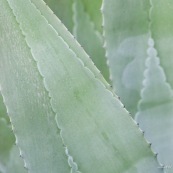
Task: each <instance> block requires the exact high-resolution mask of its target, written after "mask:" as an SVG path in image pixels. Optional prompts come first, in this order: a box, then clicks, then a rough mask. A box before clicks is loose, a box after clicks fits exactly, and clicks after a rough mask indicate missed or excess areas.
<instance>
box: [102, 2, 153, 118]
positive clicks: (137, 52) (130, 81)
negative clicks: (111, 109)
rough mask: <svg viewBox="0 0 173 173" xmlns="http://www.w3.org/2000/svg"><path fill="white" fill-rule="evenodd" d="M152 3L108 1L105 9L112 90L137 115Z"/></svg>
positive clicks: (103, 10) (103, 9)
mask: <svg viewBox="0 0 173 173" xmlns="http://www.w3.org/2000/svg"><path fill="white" fill-rule="evenodd" d="M149 7H150V6H149V0H146V1H139V0H129V1H122V0H116V1H115V0H105V1H104V2H103V6H102V12H103V26H104V36H105V47H106V51H107V52H106V56H107V58H108V62H109V66H110V75H111V79H112V83H113V87H114V90H115V92H116V93H117V95H118V96H120V98H121V101H122V102H123V103H124V105H125V106H126V108H127V110H129V111H130V112H131V113H132V116H134V115H135V112H136V111H137V103H138V101H139V99H140V90H141V88H142V79H143V72H144V69H145V59H146V57H147V53H146V50H147V41H148V25H149V22H148V16H149Z"/></svg>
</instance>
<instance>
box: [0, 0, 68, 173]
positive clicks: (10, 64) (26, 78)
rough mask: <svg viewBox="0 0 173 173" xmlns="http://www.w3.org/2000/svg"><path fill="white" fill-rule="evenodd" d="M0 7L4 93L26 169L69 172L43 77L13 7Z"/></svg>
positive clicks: (0, 67) (35, 172)
mask: <svg viewBox="0 0 173 173" xmlns="http://www.w3.org/2000/svg"><path fill="white" fill-rule="evenodd" d="M21 4H24V5H25V3H23V2H22V3H21ZM21 4H20V5H21ZM16 5H19V4H17V3H16ZM20 5H19V7H20ZM0 7H1V10H0V45H1V48H0V57H1V64H0V73H1V75H0V81H1V91H2V95H3V98H4V103H5V105H6V107H7V110H8V114H9V116H10V119H11V122H12V125H13V131H14V133H15V136H16V143H17V145H18V146H19V147H20V154H21V156H22V157H23V158H24V160H25V167H27V169H28V170H29V171H30V172H31V173H39V172H42V173H44V172H45V173H47V172H57V170H59V171H60V172H62V173H63V172H64V173H67V172H70V167H69V166H68V163H67V156H66V154H65V150H64V147H63V143H62V139H61V137H60V130H59V129H58V127H57V124H56V122H55V114H54V112H53V110H52V108H51V106H50V104H49V97H48V93H47V91H46V90H45V87H44V85H43V82H42V77H41V76H40V73H38V70H37V67H36V64H35V62H34V61H33V58H32V55H31V52H30V49H29V48H28V46H27V44H26V42H25V39H24V37H23V35H22V31H21V30H20V26H19V24H18V23H17V21H16V18H15V16H14V14H13V12H12V9H11V8H12V7H10V5H9V4H8V2H7V1H6V0H2V1H0ZM21 8H22V7H20V9H21ZM26 8H27V6H26ZM28 12H29V11H28ZM5 21H8V22H5ZM37 22H38V21H37Z"/></svg>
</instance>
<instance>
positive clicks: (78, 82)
mask: <svg viewBox="0 0 173 173" xmlns="http://www.w3.org/2000/svg"><path fill="white" fill-rule="evenodd" d="M2 2H4V1H2ZM8 2H9V5H10V7H11V8H12V9H13V13H14V14H15V16H16V20H17V21H18V23H19V25H18V26H17V25H16V22H15V21H14V18H13V16H11V17H10V15H11V14H12V11H9V10H8V7H7V6H6V8H7V10H6V11H7V12H8V15H7V14H6V15H4V18H5V17H6V16H8V21H9V20H10V21H9V24H8V25H10V27H9V28H10V29H13V30H14V31H15V32H12V33H11V32H8V31H9V28H5V29H3V30H2V29H1V30H2V32H1V33H3V34H2V35H1V37H0V38H1V40H6V42H7V43H6V42H5V43H6V44H3V47H2V50H1V52H2V53H1V61H2V65H1V66H0V67H1V68H0V81H1V86H2V94H3V96H4V98H5V104H6V105H7V106H8V109H9V115H10V116H11V119H12V123H13V124H14V126H15V128H16V136H18V141H17V143H18V145H19V146H20V148H21V151H23V153H24V158H25V162H26V165H27V167H28V168H29V171H30V172H36V171H35V169H34V168H35V166H38V167H39V168H40V169H39V170H38V169H37V173H39V172H46V171H47V170H48V169H51V170H49V172H52V173H54V172H57V171H59V168H58V166H60V167H63V166H64V167H65V165H62V164H63V163H62V161H63V155H61V153H59V152H60V151H61V150H60V149H61V148H58V147H57V149H55V148H53V149H54V152H55V151H57V152H58V153H57V152H55V153H50V152H51V151H52V148H50V145H53V144H55V142H56V139H57V138H58V137H56V136H54V135H53V134H54V133H53V132H54V131H53V130H54V123H53V119H54V118H53V115H52V116H51V114H50V113H51V108H50V110H49V100H48V98H47V94H46V91H45V90H47V91H48V92H49V96H50V103H51V106H52V108H53V110H54V112H55V113H56V122H57V125H58V126H59V127H60V128H61V136H62V138H63V142H64V144H65V145H66V146H67V148H68V153H69V154H70V155H71V156H72V157H73V159H74V161H75V162H76V163H77V164H78V170H79V171H81V172H91V173H97V172H98V173H105V172H108V173H113V172H125V173H126V172H128V173H135V172H136V173H137V172H143V173H144V172H145V173H146V172H149V171H150V172H153V173H159V172H162V170H161V169H158V166H159V164H158V163H157V161H156V158H155V157H154V154H153V153H152V152H151V150H150V147H149V145H148V144H147V143H146V141H145V139H144V138H143V134H142V133H141V132H140V131H139V129H138V127H137V125H136V124H135V123H134V121H133V120H132V118H131V117H130V116H129V115H128V113H127V111H126V110H125V109H124V108H123V106H122V104H121V103H120V102H119V100H118V99H117V98H115V97H113V94H112V92H111V91H109V90H108V89H106V87H105V85H104V84H103V83H102V82H101V81H100V79H99V78H97V76H95V75H94V73H96V70H95V72H94V73H93V72H92V71H91V70H90V69H89V68H88V66H86V64H85V63H84V62H82V60H81V59H82V58H81V59H80V57H78V56H77V53H78V51H76V49H80V47H79V46H78V47H77V48H76V49H73V48H72V47H71V48H69V45H68V42H67V41H66V40H64V39H63V37H62V36H61V35H60V33H58V32H57V30H55V29H54V27H53V26H52V25H51V23H49V20H48V18H47V17H46V16H44V14H46V13H49V11H46V12H45V13H42V14H41V13H40V11H41V9H43V8H44V6H45V4H44V3H43V2H42V1H33V2H32V3H31V2H30V1H29V0H26V1H22V0H8ZM5 4H6V1H5V2H4V3H3V5H5ZM36 4H37V8H36V6H35V5H36ZM1 8H2V6H1ZM2 9H3V8H2ZM39 10H40V11H39ZM3 12H4V11H3ZM4 13H5V12H4ZM50 15H52V14H50ZM5 19H6V18H5ZM5 19H4V20H5ZM57 25H59V23H57ZM0 26H1V25H0ZM5 26H6V25H5ZM3 27H4V26H3V25H2V26H1V28H3ZM20 29H21V30H20ZM21 32H22V33H23V34H24V35H25V38H24V37H22V33H21ZM63 33H65V34H66V35H68V32H67V31H64V32H63ZM9 35H10V37H11V39H10V41H8V39H3V38H4V37H7V36H9ZM69 37H70V35H69ZM14 40H15V41H16V42H17V45H18V47H15V49H14V47H13V45H14V43H13V42H12V41H14ZM25 41H26V42H25ZM26 43H27V45H26ZM1 44H2V42H1ZM70 44H71V42H70ZM74 44H76V43H75V42H74ZM27 46H28V47H30V49H29V48H27ZM7 47H8V53H6V52H7ZM30 51H31V52H30ZM9 55H10V56H9ZM83 59H85V62H87V63H88V64H90V62H91V61H88V59H86V58H85V57H83ZM36 64H37V68H36ZM90 67H92V65H90ZM9 68H10V70H9ZM6 69H7V70H6ZM36 69H37V70H38V71H37V70H36ZM2 70H4V73H2ZM38 72H39V73H40V74H41V75H40V74H38ZM3 74H6V75H5V76H4V75H3ZM41 76H43V78H41ZM98 76H99V75H98ZM8 81H10V85H9V82H8ZM43 83H44V86H43ZM9 86H10V87H9ZM14 91H15V94H14ZM10 98H11V99H10ZM14 100H17V104H16V102H14ZM41 108H42V109H43V110H42V112H41V113H40V112H39V111H41V110H40V109H41ZM44 113H49V114H46V115H47V116H45V114H44ZM19 118H20V119H19ZM38 120H39V121H38ZM46 120H49V121H46ZM24 127H25V128H24ZM36 127H37V128H36ZM17 129H18V130H17ZM19 129H23V130H22V132H21V131H19ZM25 129H27V130H25ZM33 132H34V133H33ZM50 132H52V134H50ZM39 133H40V134H39ZM36 135H37V136H36ZM56 135H57V136H58V133H56ZM52 138H54V140H53V139H52ZM42 139H44V140H46V141H44V142H43V141H42ZM30 140H32V144H31V142H30ZM24 144H25V145H26V147H25V146H24ZM45 145H46V147H47V148H45V150H43V147H44V146H45ZM54 146H55V145H53V146H52V147H54ZM40 148H41V150H40ZM33 150H34V152H35V153H33ZM39 150H40V152H41V151H42V153H49V156H50V158H47V157H46V156H45V155H42V153H39ZM43 151H45V152H43ZM31 155H32V158H31ZM38 155H39V156H42V157H43V158H40V159H41V160H43V159H45V158H47V162H41V161H40V160H39V163H38V162H37V165H36V164H35V162H36V161H37V159H38ZM57 156H58V157H59V158H62V160H59V161H57V159H56V157H57ZM52 157H53V158H54V160H53V159H52ZM49 160H50V161H49ZM52 162H53V163H54V164H52ZM55 162H56V163H55ZM60 163H61V164H60ZM48 164H49V165H48ZM45 165H46V166H47V167H48V168H46V167H45ZM57 165H58V166H57ZM42 167H44V169H43V168H42ZM45 169H47V170H46V171H44V170H45ZM60 172H63V170H62V169H61V171H60ZM64 172H65V171H64ZM66 172H67V171H66Z"/></svg>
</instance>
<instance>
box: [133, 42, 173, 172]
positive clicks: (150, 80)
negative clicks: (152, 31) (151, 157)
mask: <svg viewBox="0 0 173 173" xmlns="http://www.w3.org/2000/svg"><path fill="white" fill-rule="evenodd" d="M153 46H154V42H153V40H152V39H150V40H149V49H148V58H147V60H146V66H147V69H146V71H145V79H144V81H143V84H144V88H143V90H142V92H141V93H142V94H141V97H142V98H141V101H140V103H139V108H138V109H139V111H138V113H137V114H136V119H137V121H138V122H139V125H140V127H141V128H142V129H143V130H144V131H145V136H146V138H147V139H148V140H149V141H150V142H151V143H152V147H153V149H154V151H156V152H157V153H158V159H159V161H160V163H162V164H163V165H164V166H165V167H167V166H170V165H171V164H172V162H173V147H172V146H173V134H172V131H173V126H172V124H173V92H172V90H171V87H170V85H169V84H168V83H167V82H166V78H165V74H164V71H163V69H162V68H161V66H160V62H159V58H158V57H157V52H156V50H155V49H154V47H153ZM166 169H167V168H166ZM166 169H165V172H167V171H170V172H172V168H171V169H169V170H166Z"/></svg>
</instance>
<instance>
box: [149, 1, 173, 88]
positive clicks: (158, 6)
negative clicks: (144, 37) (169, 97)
mask: <svg viewBox="0 0 173 173" xmlns="http://www.w3.org/2000/svg"><path fill="white" fill-rule="evenodd" d="M151 4H152V9H151V15H150V19H151V35H152V37H153V39H154V42H155V48H156V49H157V51H158V55H159V58H160V64H161V66H162V68H163V70H164V72H165V75H166V80H167V82H168V83H169V84H170V85H171V87H172V88H173V75H172V73H173V70H172V66H173V58H172V54H173V49H172V44H173V32H172V28H173V23H172V21H173V1H171V0H165V1H161V0H151Z"/></svg>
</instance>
